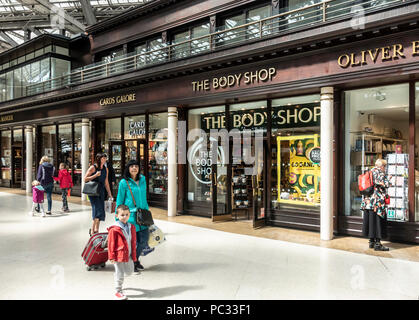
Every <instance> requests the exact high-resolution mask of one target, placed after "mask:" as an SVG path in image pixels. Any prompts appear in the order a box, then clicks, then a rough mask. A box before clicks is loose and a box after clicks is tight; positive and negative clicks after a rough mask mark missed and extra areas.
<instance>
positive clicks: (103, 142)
mask: <svg viewBox="0 0 419 320" xmlns="http://www.w3.org/2000/svg"><path fill="white" fill-rule="evenodd" d="M97 134H98V141H99V145H100V151H101V152H105V153H107V154H108V153H110V144H112V143H113V142H120V141H121V139H122V135H121V118H113V119H106V120H100V121H99V122H98V128H97ZM119 155H120V151H119ZM120 160H121V159H119V161H120Z"/></svg>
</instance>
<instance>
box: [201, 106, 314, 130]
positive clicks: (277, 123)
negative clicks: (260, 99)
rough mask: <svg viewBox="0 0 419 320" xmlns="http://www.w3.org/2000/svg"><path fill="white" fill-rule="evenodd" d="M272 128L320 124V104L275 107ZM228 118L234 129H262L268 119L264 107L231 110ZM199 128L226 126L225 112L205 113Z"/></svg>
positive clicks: (220, 127) (207, 128) (208, 128)
mask: <svg viewBox="0 0 419 320" xmlns="http://www.w3.org/2000/svg"><path fill="white" fill-rule="evenodd" d="M271 114H272V128H274V129H282V128H284V129H285V128H301V127H314V126H319V125H320V105H319V104H318V103H306V104H302V105H289V106H284V107H278V108H275V109H274V110H273V111H272V112H271ZM230 118H231V123H232V127H233V128H234V129H239V130H244V129H264V128H266V124H267V121H268V112H267V111H266V109H252V110H240V111H231V112H230ZM201 128H202V129H204V130H206V131H208V130H210V129H222V128H226V117H225V113H224V112H223V113H214V114H207V115H205V116H204V117H202V119H201Z"/></svg>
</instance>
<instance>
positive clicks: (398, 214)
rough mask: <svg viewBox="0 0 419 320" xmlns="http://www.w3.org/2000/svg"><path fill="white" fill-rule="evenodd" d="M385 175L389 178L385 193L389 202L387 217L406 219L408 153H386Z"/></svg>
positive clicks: (407, 207) (398, 219)
mask: <svg viewBox="0 0 419 320" xmlns="http://www.w3.org/2000/svg"><path fill="white" fill-rule="evenodd" d="M386 160H387V177H388V179H389V188H388V189H387V193H388V195H389V197H390V203H389V204H388V208H387V219H388V220H396V221H407V220H408V215H409V213H408V209H409V201H408V168H409V155H408V154H405V153H402V154H395V153H392V154H388V155H387V157H386Z"/></svg>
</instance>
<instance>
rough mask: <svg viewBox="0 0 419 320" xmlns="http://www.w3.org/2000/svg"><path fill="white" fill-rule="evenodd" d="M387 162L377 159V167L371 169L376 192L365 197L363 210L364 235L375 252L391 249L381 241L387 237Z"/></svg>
mask: <svg viewBox="0 0 419 320" xmlns="http://www.w3.org/2000/svg"><path fill="white" fill-rule="evenodd" d="M386 165H387V161H386V160H383V159H377V161H376V162H375V167H374V168H372V169H371V172H372V176H373V183H374V192H373V194H372V195H371V197H366V196H364V198H363V200H362V203H361V210H363V211H364V215H363V216H364V217H363V227H362V233H363V235H364V236H366V237H368V238H369V239H370V241H369V247H370V248H371V249H372V248H374V250H375V251H388V250H389V248H387V247H385V246H383V245H382V244H381V239H382V238H383V237H386V235H387V214H386V213H387V208H386V202H385V198H386V195H387V192H386V191H387V188H388V186H389V181H388V179H387V176H386Z"/></svg>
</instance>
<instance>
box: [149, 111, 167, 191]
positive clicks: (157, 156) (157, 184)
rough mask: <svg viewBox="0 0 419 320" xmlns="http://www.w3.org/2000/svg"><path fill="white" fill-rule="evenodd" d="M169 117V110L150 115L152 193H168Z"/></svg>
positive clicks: (150, 188) (150, 178)
mask: <svg viewBox="0 0 419 320" xmlns="http://www.w3.org/2000/svg"><path fill="white" fill-rule="evenodd" d="M167 119H168V115H167V112H164V113H153V114H150V115H149V142H148V143H149V145H148V157H149V159H148V179H149V180H148V184H149V193H151V194H153V193H154V194H167V177H168V169H167ZM161 130H163V131H164V132H165V133H162V132H161ZM159 131H160V132H159Z"/></svg>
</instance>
